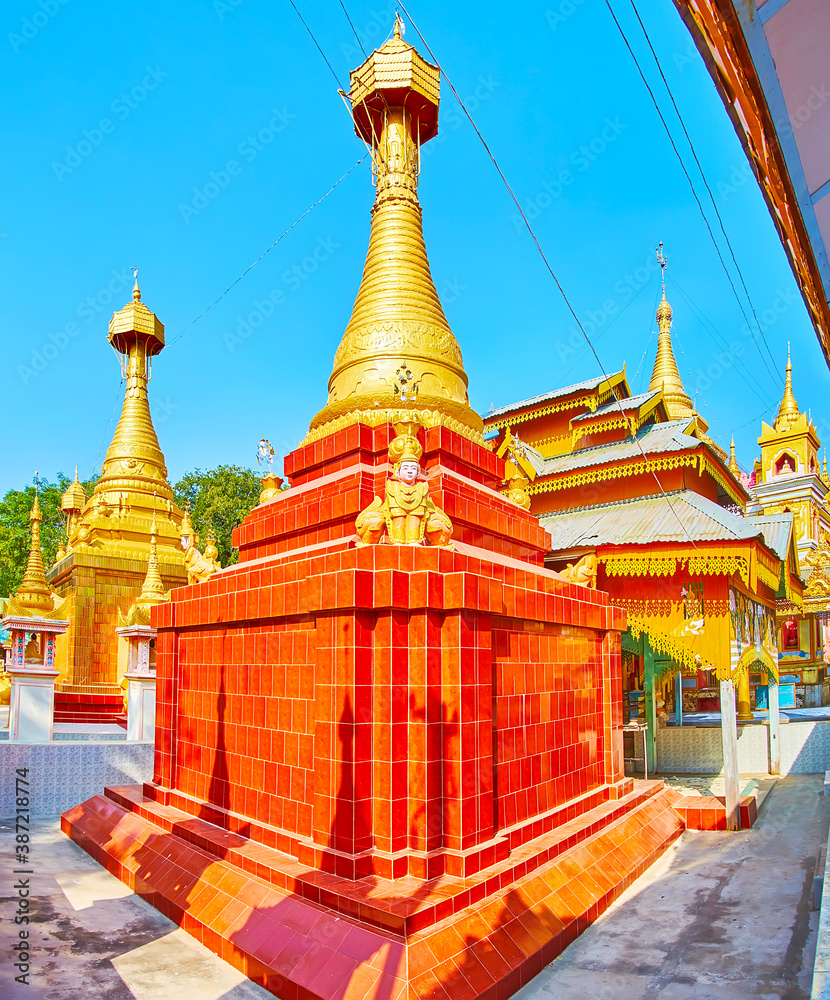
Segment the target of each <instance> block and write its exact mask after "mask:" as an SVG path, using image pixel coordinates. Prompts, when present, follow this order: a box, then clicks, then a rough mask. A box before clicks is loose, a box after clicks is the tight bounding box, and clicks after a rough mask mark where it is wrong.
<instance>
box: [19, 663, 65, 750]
mask: <svg viewBox="0 0 830 1000" xmlns="http://www.w3.org/2000/svg"><path fill="white" fill-rule="evenodd" d="M8 673H9V676H10V677H11V682H12V690H11V701H10V703H9V740H10V741H11V742H12V743H48V742H49V741H50V740H51V739H52V729H53V725H54V718H55V679H56V678H57V677H58V676H60V675H59V673H58V671H57V670H53V669H52V668H50V667H32V666H26V667H23V668H20V667H15V666H13V667H11V668H10V669H9V671H8Z"/></svg>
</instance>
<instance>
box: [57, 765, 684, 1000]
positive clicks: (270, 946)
mask: <svg viewBox="0 0 830 1000" xmlns="http://www.w3.org/2000/svg"><path fill="white" fill-rule="evenodd" d="M634 786H635V787H634V790H633V791H632V792H631V793H629V795H627V796H625V797H624V798H622V799H619V800H617V801H615V802H612V801H609V802H605V803H603V805H602V806H599V807H597V808H596V809H594V810H592V811H590V812H588V813H585V814H584V815H582V816H581V817H579V818H578V819H576V820H573V821H571V822H570V823H567V824H565V825H564V826H563V827H561V828H559V829H557V830H556V831H554V832H551V833H550V834H547V835H545V837H542V838H540V839H539V840H537V841H535V842H533V843H532V844H525V845H523V847H522V848H520V849H519V850H517V851H516V852H514V854H513V855H511V857H510V859H509V860H508V862H506V863H502V864H500V865H497V866H494V867H493V868H492V869H490V870H488V871H486V872H481V873H479V874H478V875H477V876H475V877H473V878H470V879H453V878H451V877H446V876H445V877H443V878H441V879H440V880H433V881H432V882H422V881H419V880H417V879H412V878H405V879H398V880H395V881H387V880H381V879H374V878H370V879H365V880H359V881H357V882H348V881H347V880H345V879H340V878H337V877H336V876H334V875H331V874H329V873H326V872H324V871H316V872H315V871H312V870H310V869H306V868H304V867H303V866H302V865H300V864H299V863H298V862H297V861H296V860H295V859H292V858H290V857H288V856H286V855H282V854H280V852H278V851H274V850H273V849H271V848H267V847H265V846H264V845H262V844H259V843H256V842H254V841H251V840H250V839H248V838H246V837H244V836H241V835H239V834H234V833H230V832H228V831H227V830H223V829H221V828H219V827H216V826H213V825H212V824H210V823H205V822H204V821H201V820H197V819H194V818H193V817H188V816H187V815H186V814H184V813H182V812H180V811H179V810H177V809H174V808H172V807H170V806H165V805H161V804H160V803H158V802H154V801H153V800H151V799H148V798H146V797H145V796H144V795H143V793H142V792H141V789H140V787H138V786H135V787H133V786H130V787H126V788H111V789H107V792H106V795H98V796H95V797H94V798H92V799H89V800H88V801H87V802H84V803H82V804H81V805H79V806H76V807H75V808H74V809H72V810H70V811H69V812H67V813H65V814H64V816H63V817H62V821H61V825H62V828H63V830H64V832H65V833H66V834H67V835H68V836H70V837H71V838H72V839H73V840H75V842H76V843H78V844H79V845H80V846H81V847H83V848H84V850H86V851H87V852H88V853H90V854H91V855H92V856H93V857H94V858H96V860H98V861H99V862H100V863H101V864H102V865H104V866H105V867H106V868H107V869H108V870H109V871H111V872H112V873H113V874H115V875H116V876H117V877H118V878H120V879H122V880H123V881H124V882H126V883H127V884H128V885H129V886H130V887H131V888H133V889H134V890H135V891H136V892H137V893H138V894H139V895H141V896H142V897H144V898H145V899H147V900H148V901H149V902H151V903H152V904H153V905H154V906H156V907H157V908H158V909H160V910H161V911H162V912H163V913H165V914H166V915H167V916H168V917H170V918H171V919H172V920H174V921H175V922H176V923H178V924H180V925H181V926H182V927H183V928H184V929H185V930H186V931H188V932H189V933H190V934H192V935H193V936H194V937H195V938H197V940H199V941H201V942H202V943H204V944H205V945H206V946H208V947H209V948H211V949H212V950H213V951H215V952H216V953H217V954H220V955H221V956H222V957H223V958H224V959H225V960H226V961H229V962H230V963H231V964H233V965H234V966H235V967H236V968H238V969H240V971H242V972H243V973H245V975H247V976H249V977H250V978H252V979H253V980H254V981H256V982H258V983H259V984H260V985H262V986H264V987H265V988H267V989H269V990H270V991H271V992H272V993H274V994H275V995H276V996H279V997H298V998H299V997H303V998H306V1000H310V998H321V1000H322V998H326V1000H328V998H330V997H333V996H337V997H338V998H343V1000H350V998H353V1000H357V998H358V997H360V998H361V1000H362V998H363V997H365V996H371V995H376V994H375V992H374V991H375V990H379V989H380V988H381V987H384V988H385V989H386V992H384V993H378V994H377V995H383V996H389V997H390V998H394V997H400V998H403V997H406V998H412V1000H417V998H422V997H433V996H435V995H436V994H435V993H434V989H435V986H436V984H437V983H440V984H441V986H442V987H443V990H444V994H445V995H446V996H448V997H456V996H464V997H469V998H473V997H476V998H477V997H485V998H488V1000H496V998H497V997H498V998H504V997H508V996H510V995H511V994H512V993H514V992H515V991H516V990H518V989H519V988H520V987H521V986H522V985H524V984H525V983H526V982H528V980H529V979H530V978H531V977H532V976H533V975H535V974H536V973H537V972H538V971H539V970H540V969H541V968H542V967H543V966H544V965H545V964H546V963H547V962H550V961H551V960H552V959H553V958H554V957H555V956H556V955H558V954H559V953H560V952H561V951H562V950H563V949H564V948H565V947H566V946H567V945H568V944H569V943H570V942H571V941H572V940H574V938H575V937H576V936H577V935H578V934H579V933H581V932H582V931H583V930H584V929H585V927H586V926H588V924H590V923H591V922H593V921H594V920H595V919H596V918H597V917H598V916H599V914H600V913H602V912H603V911H604V910H605V909H606V908H607V906H608V905H609V904H610V903H611V902H612V901H613V900H614V899H616V898H617V896H618V895H619V894H620V893H621V892H623V891H624V890H625V889H626V888H627V887H628V886H629V885H630V884H631V883H632V882H633V881H634V880H635V879H636V878H637V877H638V876H639V875H641V874H642V873H643V872H644V871H645V870H646V868H648V866H649V865H650V864H652V862H653V861H654V860H656V858H657V857H659V855H660V854H661V853H662V852H663V851H664V850H665V849H666V848H667V847H668V846H669V844H671V843H672V842H673V841H674V840H675V839H676V838H677V837H678V836H679V835H680V833H681V832H682V830H683V828H684V826H683V821H682V819H681V816H680V814H679V813H678V811H677V810H676V809H675V808H674V806H675V803H676V802H677V800H678V799H679V797H680V796H679V794H678V793H677V792H674V791H671V790H668V789H666V788H665V787H664V786H663V784H662V782H645V781H637V782H635V783H634ZM346 890H348V893H349V895H348V896H347V895H346ZM444 994H441V995H442V996H443V995H444Z"/></svg>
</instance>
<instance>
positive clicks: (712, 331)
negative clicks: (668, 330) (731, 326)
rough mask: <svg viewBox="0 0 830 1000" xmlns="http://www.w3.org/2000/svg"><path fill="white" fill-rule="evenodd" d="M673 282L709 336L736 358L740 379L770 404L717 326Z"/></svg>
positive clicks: (763, 391) (676, 283)
mask: <svg viewBox="0 0 830 1000" xmlns="http://www.w3.org/2000/svg"><path fill="white" fill-rule="evenodd" d="M672 280H673V283H674V287H675V288H677V290H678V291H679V292H680V294H681V295H682V296H683V298H684V299H685V300H686V302H687V303H688V305H689V307H690V308H691V310H692V312H693V313H694V314H695V315H696V316H697V319H698V321H699V322H700V324H701V326H702V327H703V329H704V330H706V332H707V333H708V334H709V336H710V337H711V338H712V340H713V341H715V342H716V343H717V342H718V341H719V342H720V346H722V347H723V348H724V350H726V351H729V352H730V354H732V355H733V356H734V357H735V371H736V372H737V374H738V375H740V377H741V378H742V379H743V380H744V382H746V385H747V387H748V388H749V389H750V390H751V391H752V392H754V393H755V395H756V396H757V397H758V399H759V400H760V401H761V402H762V403H763V402H765V401H767V402H768V401H769V399H770V397H769V395H768V394H767V393H766V391H765V390H764V389H763V387H762V386H761V383H760V382H758V380H757V379H755V378H754V376H753V375H752V373H751V372H750V370H749V369H748V368H747V367H746V365H744V363H743V362H742V361H741V359H740V358H739V357H737V355H735V353H734V351H732V350H731V348H730V346H729V344H728V343H727V341H726V338H725V337H724V336H723V334H722V333H721V332H720V331H719V330H718V328H717V327H716V326H715V324H714V323H713V322H712V321H711V320H710V319H709V317H708V316H707V315H706V314H705V313H704V311H703V310H702V309H701V308H700V306H698V305H697V303H696V302H694V300H693V299H692V297H691V296H690V295H689V293H688V292H687V291H686V290H685V289H684V288H683V286H682V285H681V284H680V282H679V281H677V279H676V278H675V279H672ZM744 372H746V374H744ZM750 378H751V379H752V380H753V382H754V383H755V384H754V385H753V384H752V382H750ZM756 387H757V388H756ZM769 405H772V403H770V404H769Z"/></svg>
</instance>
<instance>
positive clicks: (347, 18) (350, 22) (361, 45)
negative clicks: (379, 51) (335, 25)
mask: <svg viewBox="0 0 830 1000" xmlns="http://www.w3.org/2000/svg"><path fill="white" fill-rule="evenodd" d="M339 2H340V6H341V7H342V8H343V13H344V14H345V15H346V20H347V21H348V22H349V27H350V28H351V29H352V32H353V33H354V37H355V41H356V42H357V44H358V45H359V46H360V51H361V52H362V53H363V55H364V56H365V55H366V49H365V48H364V46H363V42H361V40H360V35H358V33H357V28H355V26H354V23H353V22H352V19H351V18H350V17H349V12H348V11H347V10H346V5H345V4H344V3H343V0H339Z"/></svg>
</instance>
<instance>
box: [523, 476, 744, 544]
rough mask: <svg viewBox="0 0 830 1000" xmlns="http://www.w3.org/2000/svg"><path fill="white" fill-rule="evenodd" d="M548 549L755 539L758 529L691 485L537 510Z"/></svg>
mask: <svg viewBox="0 0 830 1000" xmlns="http://www.w3.org/2000/svg"><path fill="white" fill-rule="evenodd" d="M539 523H540V524H541V525H542V527H544V528H547V530H548V531H549V532H550V535H551V550H552V551H554V552H559V551H562V552H564V551H566V550H569V549H575V548H580V547H590V548H596V547H597V546H599V545H645V544H648V543H651V542H684V541H687V542H716V541H734V540H736V539H741V540H743V539H747V538H757V537H759V536H760V535H761V529H760V527H759V526H758V525H757V524H753V523H751V522H750V519H749V518H745V517H741V516H739V515H738V514H733V513H731V512H730V511H728V510H725V509H724V508H723V507H721V506H719V505H718V504H716V503H714V502H713V501H712V500H707V499H706V497H702V496H701V495H700V494H699V493H695V492H694V491H692V490H677V491H676V492H672V493H666V494H661V495H659V496H650V497H637V498H635V499H632V500H623V501H618V502H615V503H606V504H598V505H596V506H594V507H583V508H580V509H579V510H569V511H562V512H560V513H557V514H543V515H541V517H540V518H539Z"/></svg>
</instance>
